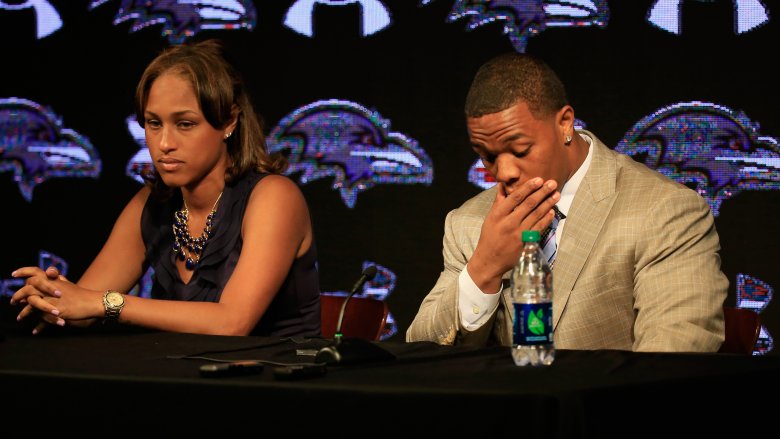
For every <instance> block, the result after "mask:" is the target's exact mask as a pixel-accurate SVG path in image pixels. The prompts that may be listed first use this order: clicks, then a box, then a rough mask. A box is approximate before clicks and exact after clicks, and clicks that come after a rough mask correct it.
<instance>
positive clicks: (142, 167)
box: [125, 115, 154, 183]
mask: <svg viewBox="0 0 780 439" xmlns="http://www.w3.org/2000/svg"><path fill="white" fill-rule="evenodd" d="M125 125H127V131H128V132H130V135H131V136H132V137H133V140H135V143H136V144H138V151H137V152H136V153H135V154H134V155H133V156H132V157H130V160H129V161H128V162H127V166H126V167H125V175H127V176H128V177H132V178H133V179H134V180H135V181H137V182H139V183H143V182H144V181H145V179H144V177H145V176H149V175H151V174H152V173H153V172H154V171H153V169H154V165H153V164H152V156H151V155H150V154H149V148H148V147H147V146H146V133H145V132H144V129H143V127H142V126H141V125H139V124H138V121H136V119H135V116H134V115H131V116H128V117H127V118H126V119H125Z"/></svg>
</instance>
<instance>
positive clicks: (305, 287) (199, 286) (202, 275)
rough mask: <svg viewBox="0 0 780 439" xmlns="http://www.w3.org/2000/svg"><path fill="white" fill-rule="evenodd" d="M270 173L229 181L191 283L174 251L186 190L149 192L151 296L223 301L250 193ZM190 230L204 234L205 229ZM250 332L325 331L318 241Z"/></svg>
mask: <svg viewBox="0 0 780 439" xmlns="http://www.w3.org/2000/svg"><path fill="white" fill-rule="evenodd" d="M266 175H267V174H257V173H249V174H248V175H246V176H244V177H242V178H241V179H239V180H238V181H235V182H233V183H232V184H229V185H225V189H224V191H223V192H222V198H221V199H220V202H219V205H218V206H217V214H216V216H215V220H214V227H213V231H214V235H213V236H212V237H211V238H209V240H208V242H207V243H206V247H205V249H204V252H203V255H202V256H201V258H200V263H199V264H198V267H196V269H195V272H194V273H193V275H192V279H190V282H189V283H187V284H185V283H184V282H182V280H181V278H180V277H179V272H178V271H177V269H176V263H175V262H176V261H175V255H174V253H173V250H172V249H173V241H174V239H173V230H172V225H173V215H174V212H176V211H177V210H180V209H181V207H182V197H181V192H180V191H176V194H175V195H174V196H173V197H171V198H170V199H168V200H166V201H164V202H160V201H158V200H156V199H155V197H153V196H149V199H148V200H147V202H146V205H145V206H144V210H143V214H142V216H141V234H142V236H143V240H144V245H145V246H146V260H145V265H146V266H151V267H152V268H154V284H153V286H152V291H151V296H152V298H155V299H168V300H188V301H199V302H219V298H220V296H221V294H222V289H223V288H224V287H225V284H227V281H228V279H230V275H231V274H232V273H233V270H234V269H235V268H236V263H237V262H238V257H239V255H240V253H241V247H242V245H243V239H242V238H241V225H242V222H243V218H244V212H245V210H246V205H247V202H248V201H249V195H250V194H251V192H252V189H253V188H254V187H255V185H256V184H257V182H259V181H260V180H261V179H262V178H263V177H265V176H266ZM191 233H192V234H193V236H199V235H200V233H201V232H194V231H193V232H191ZM256 270H257V275H258V276H262V271H263V267H260V266H258V267H257V268H256ZM251 334H252V335H264V336H280V337H289V336H294V335H297V336H305V337H314V336H319V335H320V286H319V273H318V270H317V249H316V247H315V245H314V242H313V241H312V244H311V247H310V248H309V250H308V251H307V252H306V254H304V255H303V256H301V257H300V258H298V259H296V260H295V261H294V262H293V265H292V267H290V271H289V273H287V278H286V279H285V281H284V284H282V287H281V288H280V289H279V292H278V293H277V294H276V297H274V299H273V301H272V302H271V305H270V306H269V307H268V309H267V310H266V312H265V314H263V317H262V318H261V319H260V321H259V322H258V324H257V326H255V328H254V330H252V333H251Z"/></svg>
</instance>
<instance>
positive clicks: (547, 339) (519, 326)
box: [512, 302, 553, 345]
mask: <svg viewBox="0 0 780 439" xmlns="http://www.w3.org/2000/svg"><path fill="white" fill-rule="evenodd" d="M514 305H515V322H514V325H513V326H514V328H513V329H514V330H513V334H512V335H513V341H512V343H513V344H514V345H540V344H550V343H552V342H553V330H552V320H553V316H552V302H546V303H515V304H514Z"/></svg>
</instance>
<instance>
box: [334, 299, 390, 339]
mask: <svg viewBox="0 0 780 439" xmlns="http://www.w3.org/2000/svg"><path fill="white" fill-rule="evenodd" d="M345 298H346V297H345V296H331V295H327V294H322V295H320V308H321V310H320V325H321V329H322V336H323V337H325V338H333V336H334V335H335V333H336V325H337V323H338V321H339V313H340V312H341V305H342V304H343V303H344V299H345ZM387 313H388V308H387V303H385V302H383V301H381V300H377V299H373V298H370V297H354V296H353V297H352V298H351V299H349V303H348V304H347V309H346V310H345V311H344V319H343V321H342V322H341V333H342V334H344V337H354V338H360V339H363V340H368V341H379V338H380V337H381V336H382V332H383V331H384V329H385V323H387Z"/></svg>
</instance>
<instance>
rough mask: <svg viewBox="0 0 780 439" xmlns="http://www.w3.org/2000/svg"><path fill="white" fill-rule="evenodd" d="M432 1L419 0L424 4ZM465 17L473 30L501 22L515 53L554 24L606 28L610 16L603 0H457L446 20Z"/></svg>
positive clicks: (523, 48) (467, 26)
mask: <svg viewBox="0 0 780 439" xmlns="http://www.w3.org/2000/svg"><path fill="white" fill-rule="evenodd" d="M432 1H433V0H422V4H423V5H427V4H429V3H431V2H432ZM464 17H467V18H468V20H469V21H468V24H467V25H466V28H467V29H468V30H473V29H475V28H477V27H479V26H483V25H486V24H489V23H493V22H494V21H503V22H504V33H505V34H507V35H508V36H509V39H510V41H512V45H513V46H514V47H515V50H517V51H518V52H525V48H526V45H527V44H528V39H529V38H530V37H531V36H534V35H536V34H538V33H539V32H542V31H544V30H547V29H548V28H553V27H571V26H576V27H583V26H599V27H605V26H606V25H607V20H608V19H609V7H608V6H607V1H606V0H525V1H518V0H456V1H455V4H454V5H453V6H452V11H451V12H450V15H449V17H447V20H448V21H450V22H453V21H455V20H459V19H461V18H464Z"/></svg>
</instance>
